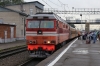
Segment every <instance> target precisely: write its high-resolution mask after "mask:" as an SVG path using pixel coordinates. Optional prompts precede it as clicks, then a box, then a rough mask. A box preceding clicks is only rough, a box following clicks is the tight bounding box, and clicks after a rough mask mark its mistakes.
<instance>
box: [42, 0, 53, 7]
mask: <svg viewBox="0 0 100 66" xmlns="http://www.w3.org/2000/svg"><path fill="white" fill-rule="evenodd" d="M42 1H43V2H45V1H44V0H42ZM45 3H46V4H47V5H48V6H49V7H51V6H50V5H49V4H48V3H47V2H45ZM51 8H52V7H51ZM52 9H53V8H52Z"/></svg>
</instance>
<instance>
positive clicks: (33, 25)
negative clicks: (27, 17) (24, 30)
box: [28, 21, 39, 28]
mask: <svg viewBox="0 0 100 66" xmlns="http://www.w3.org/2000/svg"><path fill="white" fill-rule="evenodd" d="M28 28H39V21H29V22H28Z"/></svg>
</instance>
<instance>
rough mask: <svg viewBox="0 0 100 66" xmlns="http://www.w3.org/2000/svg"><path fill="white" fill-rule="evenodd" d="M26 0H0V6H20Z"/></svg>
mask: <svg viewBox="0 0 100 66" xmlns="http://www.w3.org/2000/svg"><path fill="white" fill-rule="evenodd" d="M23 2H24V0H0V6H3V7H4V6H7V5H13V4H20V3H23Z"/></svg>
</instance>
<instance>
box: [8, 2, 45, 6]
mask: <svg viewBox="0 0 100 66" xmlns="http://www.w3.org/2000/svg"><path fill="white" fill-rule="evenodd" d="M29 3H39V4H41V5H42V6H44V5H43V4H42V3H40V2H38V1H33V2H23V3H22V4H29ZM20 4H21V3H20ZM20 4H11V5H7V6H13V5H20Z"/></svg>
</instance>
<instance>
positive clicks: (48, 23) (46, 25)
mask: <svg viewBox="0 0 100 66" xmlns="http://www.w3.org/2000/svg"><path fill="white" fill-rule="evenodd" d="M40 28H54V22H53V21H41V25H40Z"/></svg>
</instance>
